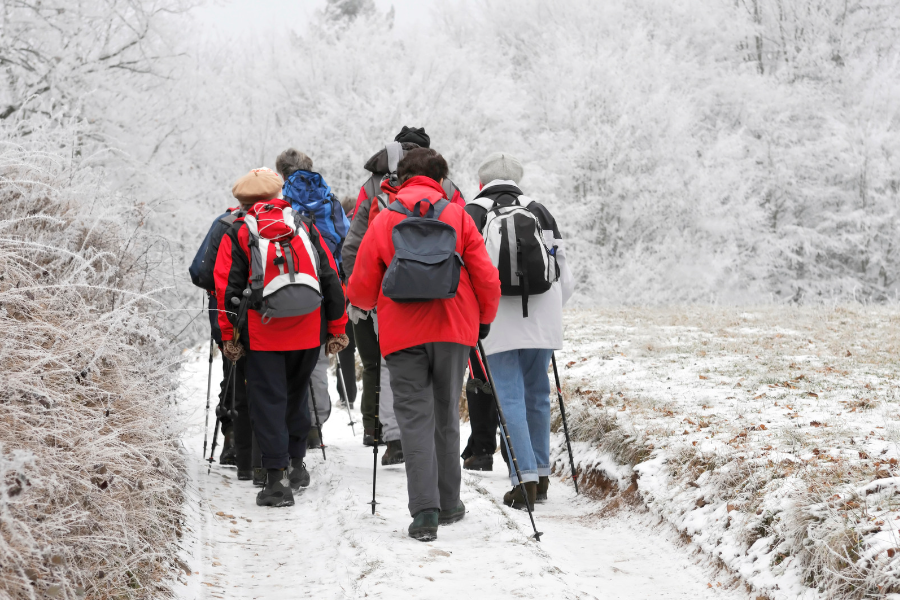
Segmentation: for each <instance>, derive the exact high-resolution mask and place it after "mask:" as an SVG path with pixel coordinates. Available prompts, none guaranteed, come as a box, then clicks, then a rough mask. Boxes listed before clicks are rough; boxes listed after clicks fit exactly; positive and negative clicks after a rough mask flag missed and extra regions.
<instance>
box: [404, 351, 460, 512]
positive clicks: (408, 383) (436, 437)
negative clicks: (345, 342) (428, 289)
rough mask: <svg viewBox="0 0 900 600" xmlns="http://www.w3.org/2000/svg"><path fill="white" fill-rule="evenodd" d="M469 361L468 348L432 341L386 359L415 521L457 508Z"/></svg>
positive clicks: (410, 510)
mask: <svg viewBox="0 0 900 600" xmlns="http://www.w3.org/2000/svg"><path fill="white" fill-rule="evenodd" d="M468 356H469V348H468V346H463V345H462V344H454V343H450V342H432V343H429V344H421V345H418V346H413V347H412V348H406V349H404V350H400V351H399V352H394V353H392V354H389V355H388V356H387V357H386V360H387V366H388V369H389V370H390V372H391V388H392V389H393V392H394V413H395V415H396V417H397V424H398V425H399V427H400V440H401V442H402V444H403V456H404V458H405V459H406V489H407V492H408V494H409V514H410V515H412V516H415V515H416V513H418V512H419V511H422V510H424V509H426V508H438V509H442V510H449V509H451V508H456V507H457V506H458V505H459V487H460V481H461V478H462V471H461V468H460V463H459V395H460V392H461V391H462V385H463V375H464V374H465V370H466V359H467V358H468Z"/></svg>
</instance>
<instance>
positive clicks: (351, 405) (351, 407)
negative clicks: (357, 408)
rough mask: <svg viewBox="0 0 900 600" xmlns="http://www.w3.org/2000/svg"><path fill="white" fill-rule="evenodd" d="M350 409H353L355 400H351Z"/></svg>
mask: <svg viewBox="0 0 900 600" xmlns="http://www.w3.org/2000/svg"><path fill="white" fill-rule="evenodd" d="M350 410H353V400H351V401H350Z"/></svg>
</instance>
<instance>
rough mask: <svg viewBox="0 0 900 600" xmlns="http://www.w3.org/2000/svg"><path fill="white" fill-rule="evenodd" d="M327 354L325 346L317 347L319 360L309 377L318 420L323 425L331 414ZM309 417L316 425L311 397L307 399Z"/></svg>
mask: <svg viewBox="0 0 900 600" xmlns="http://www.w3.org/2000/svg"><path fill="white" fill-rule="evenodd" d="M328 362H329V361H328V356H326V355H325V346H322V347H321V348H320V349H319V361H318V362H317V363H316V368H315V369H313V372H312V376H311V377H310V378H309V382H310V384H312V391H313V393H314V394H315V395H316V409H318V410H317V411H316V412H318V413H319V422H320V423H321V424H322V425H324V424H325V421H327V420H328V417H330V416H331V397H330V396H329V395H328ZM309 418H310V419H312V426H313V428H315V426H316V415H315V414H314V413H313V401H312V397H310V399H309Z"/></svg>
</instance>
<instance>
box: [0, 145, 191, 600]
mask: <svg viewBox="0 0 900 600" xmlns="http://www.w3.org/2000/svg"><path fill="white" fill-rule="evenodd" d="M66 133H67V130H65V129H64V128H60V129H59V130H57V131H55V132H50V133H47V132H41V131H37V132H36V135H38V134H39V135H40V136H41V138H40V139H39V140H35V139H30V141H29V144H30V145H31V146H32V147H35V146H36V147H40V148H45V149H46V150H44V151H36V150H30V149H27V148H25V147H23V146H20V145H17V144H15V143H13V142H11V141H8V138H7V140H6V141H0V423H2V427H0V565H2V572H3V575H2V576H0V596H4V597H8V598H81V597H90V598H125V597H128V598H151V597H152V598H158V597H160V595H163V594H164V593H165V590H166V589H167V587H166V584H165V581H164V579H165V578H167V577H168V575H169V571H170V565H171V557H172V556H173V548H174V544H175V542H176V536H177V535H180V526H179V520H180V513H181V502H182V490H181V485H182V467H181V464H180V460H181V458H180V455H179V452H178V445H177V438H176V435H175V432H174V431H173V430H172V428H171V426H170V423H171V422H172V421H171V417H170V415H169V412H168V411H169V408H170V406H171V405H172V402H173V401H174V390H175V387H174V384H175V382H174V370H173V366H174V364H175V361H176V360H177V359H176V358H174V357H173V352H172V348H171V344H170V342H169V340H167V339H165V338H163V337H161V336H160V334H159V332H158V329H157V327H156V326H155V324H154V321H155V319H156V318H158V316H159V315H160V308H161V307H163V304H162V303H161V302H160V301H159V299H158V298H159V296H157V295H155V294H154V293H153V290H150V289H146V287H145V278H146V276H147V269H146V264H145V262H144V257H143V256H142V251H143V250H145V249H146V244H145V242H146V240H145V239H143V238H142V237H141V235H140V234H139V231H140V227H135V224H136V222H135V221H133V220H132V218H133V217H134V214H133V213H132V212H131V209H130V208H129V206H130V203H129V202H127V201H126V200H125V199H124V198H122V197H120V196H117V195H114V194H111V193H110V192H108V191H107V190H106V189H105V187H104V185H103V183H102V182H101V181H100V180H99V179H98V177H97V176H96V174H94V173H93V172H92V171H91V170H90V169H89V168H86V167H83V166H79V164H81V163H73V161H72V153H71V152H66V150H70V148H68V149H67V148H66V143H67V142H71V140H72V138H71V137H69V136H67V135H66ZM162 314H165V313H162Z"/></svg>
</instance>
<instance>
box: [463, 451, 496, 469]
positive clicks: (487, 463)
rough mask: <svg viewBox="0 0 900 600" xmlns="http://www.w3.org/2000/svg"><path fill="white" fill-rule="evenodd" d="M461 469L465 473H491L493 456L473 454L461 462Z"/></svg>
mask: <svg viewBox="0 0 900 600" xmlns="http://www.w3.org/2000/svg"><path fill="white" fill-rule="evenodd" d="M463 469H466V470H467V471H493V470H494V456H493V455H492V454H473V455H472V456H470V457H468V458H467V459H465V460H464V461H463Z"/></svg>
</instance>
